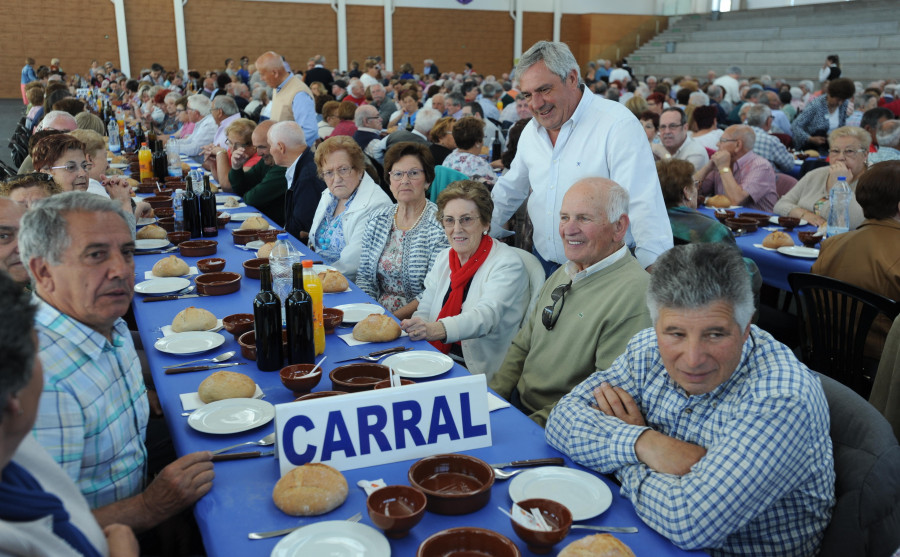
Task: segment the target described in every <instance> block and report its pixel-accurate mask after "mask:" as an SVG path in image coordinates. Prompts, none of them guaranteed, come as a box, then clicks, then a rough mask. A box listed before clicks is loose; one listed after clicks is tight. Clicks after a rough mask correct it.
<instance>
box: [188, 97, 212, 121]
mask: <svg viewBox="0 0 900 557" xmlns="http://www.w3.org/2000/svg"><path fill="white" fill-rule="evenodd" d="M187 106H188V108H190V109H191V110H196V111H197V112H199V113H200V116H209V109H210V106H211V105H210V102H209V98H208V97H206V96H204V95H201V94H200V93H197V94H196V95H191V96H190V97H188V100H187Z"/></svg>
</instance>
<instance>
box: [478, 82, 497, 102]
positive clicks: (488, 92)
mask: <svg viewBox="0 0 900 557" xmlns="http://www.w3.org/2000/svg"><path fill="white" fill-rule="evenodd" d="M498 90H499V87H497V85H496V84H494V83H490V82H486V83H484V84H483V85H482V86H481V94H482V95H484V97H485V98H486V99H488V100H490V99H492V98H493V97H494V95H496V94H497V91H498Z"/></svg>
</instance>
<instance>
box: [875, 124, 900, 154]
mask: <svg viewBox="0 0 900 557" xmlns="http://www.w3.org/2000/svg"><path fill="white" fill-rule="evenodd" d="M875 138H876V139H878V145H880V146H882V147H893V148H895V149H896V148H897V145H898V144H900V120H885V121H884V122H882V123H880V124H878V131H877V132H876V133H875Z"/></svg>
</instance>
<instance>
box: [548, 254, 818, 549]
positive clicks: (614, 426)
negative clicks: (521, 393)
mask: <svg viewBox="0 0 900 557" xmlns="http://www.w3.org/2000/svg"><path fill="white" fill-rule="evenodd" d="M647 304H648V306H649V309H650V315H651V317H652V319H653V322H654V328H652V329H646V330H644V331H642V332H640V333H638V334H637V335H635V337H634V338H633V339H632V340H631V342H630V343H629V345H628V348H627V349H626V351H625V353H624V354H622V355H621V356H620V357H619V358H618V359H616V361H615V362H614V363H613V364H612V366H611V367H610V368H609V369H608V370H598V371H597V372H595V373H594V374H593V375H591V377H589V378H588V379H587V380H585V381H584V382H583V383H581V384H580V385H579V386H578V387H576V388H575V389H574V390H573V391H572V392H571V393H569V394H568V395H566V396H565V397H563V398H562V399H561V400H560V402H559V404H558V405H557V406H556V408H555V409H554V410H553V412H552V413H551V414H550V418H549V420H548V422H547V428H546V431H547V440H548V442H549V443H550V444H551V445H552V446H554V447H556V448H557V449H559V450H561V451H564V452H566V453H567V454H568V455H569V456H570V457H571V458H572V459H573V460H575V461H576V462H578V463H580V464H582V465H584V466H588V467H591V468H593V469H595V470H598V471H599V472H603V473H614V474H615V475H616V477H617V478H618V479H619V480H620V481H621V483H622V494H623V495H624V496H625V497H628V498H629V499H631V501H632V502H633V503H634V506H635V509H636V511H637V513H638V515H640V517H641V518H642V519H643V520H644V521H645V522H646V523H647V524H648V525H650V526H651V527H652V528H653V529H655V530H656V531H658V532H660V533H661V534H663V535H664V536H666V537H667V538H669V539H670V540H672V541H673V542H674V543H675V544H676V545H678V546H679V547H681V548H684V549H703V550H706V551H708V552H710V554H712V555H716V556H719V555H752V556H755V557H759V556H767V555H783V556H807V555H808V556H812V555H815V554H816V553H817V550H818V546H819V542H820V541H821V539H822V536H823V533H824V530H825V528H826V526H827V525H828V522H829V520H830V518H831V509H832V507H833V505H834V480H835V475H834V461H833V457H832V446H831V439H830V437H829V419H828V406H827V403H826V400H825V395H824V393H823V391H822V387H821V385H820V383H819V381H818V379H817V378H816V376H815V375H814V374H813V373H812V372H810V371H809V370H808V369H807V368H806V367H805V366H804V365H803V364H802V363H800V362H799V361H797V359H796V358H795V357H794V355H793V353H792V352H791V351H790V350H789V349H788V348H787V347H785V346H784V345H782V344H780V343H779V342H777V341H775V340H774V339H773V338H772V337H771V336H770V335H769V334H768V333H766V332H764V331H762V330H761V329H759V328H757V327H755V326H752V325H750V319H751V316H752V315H753V295H752V292H751V287H750V276H749V275H748V274H747V272H746V268H745V266H744V263H743V261H742V259H741V256H740V252H738V251H737V250H736V249H734V248H733V247H731V246H726V245H724V244H690V245H685V246H676V247H675V248H673V249H672V250H669V251H668V252H667V253H665V254H663V255H662V256H661V257H660V258H659V259H658V260H657V262H656V265H655V267H654V272H653V274H652V275H651V279H650V288H649V290H648V293H647Z"/></svg>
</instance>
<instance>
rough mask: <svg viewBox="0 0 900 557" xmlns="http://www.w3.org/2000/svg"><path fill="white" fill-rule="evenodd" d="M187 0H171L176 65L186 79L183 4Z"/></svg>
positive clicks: (186, 61)
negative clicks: (173, 12) (176, 52)
mask: <svg viewBox="0 0 900 557" xmlns="http://www.w3.org/2000/svg"><path fill="white" fill-rule="evenodd" d="M185 4H187V0H172V5H173V8H174V10H175V45H176V47H177V49H178V67H179V68H181V71H183V72H184V77H185V79H187V72H188V58H187V38H186V36H185V31H184V5H185Z"/></svg>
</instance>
